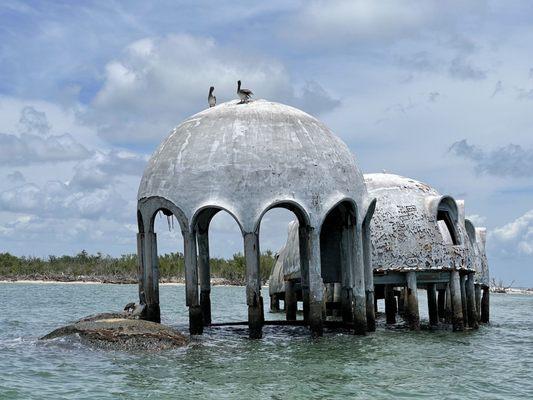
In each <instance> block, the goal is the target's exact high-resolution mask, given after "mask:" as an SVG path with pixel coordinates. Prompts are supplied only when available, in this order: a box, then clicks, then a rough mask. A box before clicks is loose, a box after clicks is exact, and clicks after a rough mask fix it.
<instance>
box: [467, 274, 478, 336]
mask: <svg viewBox="0 0 533 400" xmlns="http://www.w3.org/2000/svg"><path fill="white" fill-rule="evenodd" d="M474 280H475V277H474V274H473V273H471V274H469V275H468V277H467V280H466V308H467V312H468V326H469V327H470V328H472V329H477V328H478V327H479V325H478V319H477V311H476V298H475V296H476V294H475V290H474Z"/></svg>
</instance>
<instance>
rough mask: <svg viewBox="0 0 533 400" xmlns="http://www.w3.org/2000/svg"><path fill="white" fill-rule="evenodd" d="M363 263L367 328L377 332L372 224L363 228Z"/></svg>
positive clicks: (367, 224) (365, 224)
mask: <svg viewBox="0 0 533 400" xmlns="http://www.w3.org/2000/svg"><path fill="white" fill-rule="evenodd" d="M362 234H363V237H362V241H363V262H364V270H365V271H364V273H365V298H366V327H367V330H368V331H369V332H374V331H375V330H376V310H375V307H374V296H375V293H374V270H373V269H372V244H371V241H370V223H368V222H366V223H364V224H363V227H362Z"/></svg>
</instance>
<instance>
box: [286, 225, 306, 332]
mask: <svg viewBox="0 0 533 400" xmlns="http://www.w3.org/2000/svg"><path fill="white" fill-rule="evenodd" d="M298 243H299V251H300V271H301V272H300V275H301V279H300V285H301V287H302V302H303V314H304V321H306V322H309V300H310V297H309V227H307V226H305V225H302V224H301V223H300V225H299V228H298ZM285 309H287V306H286V305H285Z"/></svg>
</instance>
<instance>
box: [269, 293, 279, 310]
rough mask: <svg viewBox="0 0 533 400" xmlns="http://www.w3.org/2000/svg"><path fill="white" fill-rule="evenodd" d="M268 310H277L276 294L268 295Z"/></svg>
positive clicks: (277, 299)
mask: <svg viewBox="0 0 533 400" xmlns="http://www.w3.org/2000/svg"><path fill="white" fill-rule="evenodd" d="M270 311H273V312H277V311H279V297H278V295H277V294H272V295H270Z"/></svg>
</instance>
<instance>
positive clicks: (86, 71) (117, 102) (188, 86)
mask: <svg viewBox="0 0 533 400" xmlns="http://www.w3.org/2000/svg"><path fill="white" fill-rule="evenodd" d="M532 20H533V4H532V3H531V2H529V1H511V2H508V1H507V2H504V1H499V2H496V1H449V2H439V1H414V0H413V1H407V0H406V1H381V2H375V1H371V0H354V1H327V2H326V1H307V2H303V1H302V2H298V1H297V2H288V1H270V2H257V3H252V2H244V1H243V2H238V1H231V2H225V1H218V2H212V3H208V2H202V1H197V2H194V5H191V4H189V3H188V2H183V3H180V2H176V1H160V2H145V1H129V2H118V1H116V2H113V1H105V2H104V1H94V2H89V1H78V2H71V1H63V2H61V1H54V2H38V1H35V2H23V1H11V0H4V1H2V3H1V4H0V177H2V178H3V179H0V251H10V252H12V253H15V254H19V255H37V256H46V255H48V254H63V253H75V252H77V251H79V250H81V249H87V250H89V251H93V252H96V251H102V252H104V253H110V254H114V255H116V254H121V253H130V252H134V251H135V198H136V191H137V187H138V184H139V180H140V176H141V174H142V170H143V167H144V165H145V163H146V160H147V158H148V157H149V155H150V154H151V153H152V151H153V150H154V148H155V147H156V146H157V144H158V143H159V142H160V141H161V140H162V139H163V138H164V137H165V136H166V135H167V133H168V132H169V131H170V130H171V129H172V128H173V127H174V126H175V125H177V124H178V123H179V122H180V121H181V120H182V119H184V118H185V117H187V116H188V115H190V114H192V113H195V112H197V111H200V110H201V109H203V108H205V107H206V95H207V89H208V87H209V86H211V85H214V86H215V87H216V95H217V97H218V100H219V101H224V100H230V99H232V98H233V97H234V90H235V87H234V86H235V81H236V80H237V79H241V80H243V82H245V84H246V85H245V86H246V87H250V88H251V89H253V91H254V93H256V94H257V97H260V98H266V99H269V100H274V101H279V102H283V103H287V104H291V105H294V106H296V107H299V108H302V109H303V110H305V111H307V112H310V113H312V114H313V115H315V116H317V117H318V118H320V119H321V120H323V121H324V122H325V123H326V124H327V125H328V126H329V127H330V128H331V129H332V130H333V131H334V132H335V133H336V134H337V135H339V136H340V137H341V138H342V139H343V140H344V141H345V142H346V143H347V144H348V146H349V147H350V149H351V150H352V151H353V152H354V154H355V155H356V158H357V160H358V163H359V166H360V167H361V169H362V170H363V171H364V172H377V171H382V170H386V171H388V172H394V173H398V174H401V175H405V176H409V177H413V178H416V179H419V180H422V181H425V182H427V183H429V184H431V185H432V186H434V187H436V188H437V189H438V190H439V191H440V192H441V193H447V194H451V195H453V196H454V197H456V198H460V199H464V200H465V201H466V214H467V216H470V217H471V219H472V220H473V221H474V223H476V224H477V225H478V226H480V225H484V226H487V228H488V232H489V233H488V243H487V246H488V252H489V261H490V263H491V271H492V275H493V276H494V277H496V278H501V279H503V280H504V281H505V282H508V283H510V282H511V281H513V280H514V281H515V285H522V286H533V177H532V171H533V112H532V111H533V60H532V59H531V54H532V51H533V45H532V43H533V28H532V27H531V21H532ZM290 218H291V214H289V213H288V212H284V211H283V210H280V211H271V212H269V213H268V214H267V216H266V219H265V221H264V225H263V228H262V233H261V246H262V248H263V249H266V248H271V249H273V250H275V249H277V248H278V247H279V246H281V245H282V243H283V242H284V239H285V236H286V228H285V226H286V223H287V222H288V221H289V220H290ZM158 228H160V229H159V232H160V243H161V244H160V250H161V251H163V252H164V251H171V250H174V249H180V248H181V246H182V245H181V243H180V240H179V239H180V234H179V232H176V231H172V232H168V229H167V228H166V221H165V220H161V221H158ZM280 232H281V233H280ZM212 237H213V240H212V241H211V243H212V244H213V253H214V254H215V255H219V256H229V255H231V254H233V252H236V251H240V250H241V249H242V241H241V238H240V237H239V234H238V230H237V227H236V226H235V224H234V222H233V221H232V220H231V219H229V218H228V217H226V216H224V215H220V216H217V217H216V219H215V221H214V226H213V228H212Z"/></svg>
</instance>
